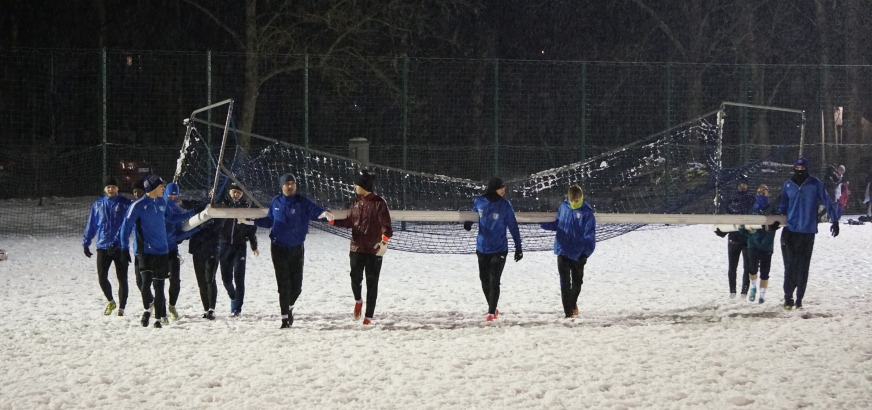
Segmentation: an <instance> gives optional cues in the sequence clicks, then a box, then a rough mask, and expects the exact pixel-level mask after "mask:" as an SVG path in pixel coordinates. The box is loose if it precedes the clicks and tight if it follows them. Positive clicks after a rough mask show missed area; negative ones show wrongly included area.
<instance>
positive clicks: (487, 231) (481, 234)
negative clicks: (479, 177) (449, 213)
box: [472, 196, 521, 254]
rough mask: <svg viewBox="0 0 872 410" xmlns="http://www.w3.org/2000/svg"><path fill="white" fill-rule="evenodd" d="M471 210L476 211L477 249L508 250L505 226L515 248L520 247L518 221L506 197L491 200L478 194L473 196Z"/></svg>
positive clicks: (488, 252)
mask: <svg viewBox="0 0 872 410" xmlns="http://www.w3.org/2000/svg"><path fill="white" fill-rule="evenodd" d="M472 210H473V211H475V212H478V238H476V240H475V249H476V250H477V251H479V252H481V253H484V254H492V253H501V252H508V250H509V240H508V238H506V228H508V229H509V232H511V234H512V240H513V241H514V242H515V249H520V248H521V232H520V231H519V230H518V221H516V220H515V210H514V209H513V208H512V204H511V203H510V202H509V201H508V200H507V199H506V198H500V199H499V200H497V201H496V202H491V201H489V200H488V199H487V198H486V197H484V196H480V197H478V198H475V202H474V203H473V205H472Z"/></svg>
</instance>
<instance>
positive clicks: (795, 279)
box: [781, 228, 815, 303]
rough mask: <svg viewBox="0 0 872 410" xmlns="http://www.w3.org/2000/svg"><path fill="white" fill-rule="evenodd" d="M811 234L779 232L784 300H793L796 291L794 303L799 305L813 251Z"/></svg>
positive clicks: (785, 230)
mask: <svg viewBox="0 0 872 410" xmlns="http://www.w3.org/2000/svg"><path fill="white" fill-rule="evenodd" d="M814 235H815V234H813V233H797V232H791V231H790V230H789V229H787V228H785V229H784V230H783V231H782V232H781V255H782V258H783V259H784V300H785V301H789V300H793V292H794V291H796V303H801V302H802V298H803V296H805V286H806V284H808V266H809V264H811V253H812V250H814Z"/></svg>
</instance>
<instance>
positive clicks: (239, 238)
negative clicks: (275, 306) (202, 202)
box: [218, 182, 260, 316]
mask: <svg viewBox="0 0 872 410" xmlns="http://www.w3.org/2000/svg"><path fill="white" fill-rule="evenodd" d="M242 195H243V192H242V189H240V188H239V186H238V185H236V183H235V182H233V183H231V184H230V188H229V190H228V192H227V197H226V198H225V199H224V205H225V206H227V207H228V208H251V205H250V204H249V203H248V201H246V200H245V199H243V198H242ZM244 222H245V221H241V220H237V219H230V218H228V219H224V220H223V221H222V226H221V231H220V234H219V236H218V247H219V259H218V261H219V262H218V263H219V264H220V266H221V281H222V282H223V283H224V289H225V290H227V296H229V297H230V315H231V316H239V315H241V314H242V304H243V303H244V302H245V263H246V262H245V258H246V257H247V256H248V250H247V249H246V247H245V242H248V243H249V244H250V245H251V253H253V254H254V256H259V255H260V251H259V250H257V227H256V226H253V225H248V224H249V223H251V222H248V223H244ZM234 284H235V286H234Z"/></svg>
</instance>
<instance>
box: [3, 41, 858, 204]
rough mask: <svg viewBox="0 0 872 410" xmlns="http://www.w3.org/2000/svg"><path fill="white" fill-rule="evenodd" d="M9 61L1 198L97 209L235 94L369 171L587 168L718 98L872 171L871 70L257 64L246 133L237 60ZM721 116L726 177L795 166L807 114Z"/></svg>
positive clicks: (290, 135)
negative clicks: (780, 149) (103, 192)
mask: <svg viewBox="0 0 872 410" xmlns="http://www.w3.org/2000/svg"><path fill="white" fill-rule="evenodd" d="M0 59H2V61H3V64H2V65H0V199H10V198H13V199H24V198H31V199H38V198H46V197H71V196H80V195H85V196H88V195H90V196H92V197H95V196H97V195H99V193H100V188H101V187H100V185H101V182H100V181H101V180H102V178H103V176H104V175H114V176H117V177H121V178H128V177H132V176H131V175H133V174H135V172H134V171H135V170H134V171H131V170H130V169H126V167H127V165H129V164H135V166H136V168H139V165H141V164H146V165H147V166H148V167H150V168H151V169H153V170H154V171H155V172H158V173H161V174H164V175H170V174H171V173H172V170H173V169H174V166H175V159H176V157H177V153H178V149H179V147H180V144H181V140H182V136H183V135H184V125H183V123H182V120H183V119H184V118H186V117H187V116H188V115H189V114H190V112H191V111H193V110H194V109H196V108H198V107H202V106H205V105H208V104H210V103H214V102H217V101H219V100H223V99H227V98H233V99H234V100H236V101H237V107H239V109H237V110H236V115H234V121H235V123H236V125H237V126H249V127H250V129H251V131H252V132H255V133H257V134H261V135H265V136H268V137H271V138H275V139H278V140H281V141H285V142H289V143H292V144H296V145H300V146H304V147H309V148H313V149H318V150H322V151H327V152H331V153H336V154H342V155H345V154H347V150H348V148H347V147H348V144H347V141H348V140H350V139H352V138H366V139H367V140H369V141H370V142H371V144H372V146H371V148H370V159H371V161H372V162H374V163H378V164H382V165H388V166H393V167H397V168H403V169H409V170H414V171H419V172H427V173H435V174H441V175H449V176H452V177H461V178H470V179H475V180H483V179H486V178H487V177H489V176H492V175H500V176H502V177H503V178H505V179H511V178H516V177H521V176H523V175H528V174H530V173H535V172H539V171H542V170H545V169H549V168H553V167H558V166H562V165H565V164H568V163H572V162H576V161H579V160H584V159H589V158H592V157H593V156H595V155H597V154H599V153H601V152H604V151H608V150H611V149H614V148H616V147H620V146H622V145H624V144H627V143H630V142H632V141H636V140H639V139H641V138H643V137H645V136H648V135H651V134H654V133H656V132H658V131H661V130H664V129H667V128H669V127H671V126H674V125H676V124H678V123H681V122H683V121H685V120H688V119H691V118H693V117H695V116H698V115H701V114H702V113H705V112H710V111H712V110H713V109H716V108H717V107H718V106H719V105H720V104H721V102H723V101H734V102H739V103H746V104H757V105H768V106H780V107H787V108H794V109H801V110H805V111H806V122H805V124H804V125H805V134H804V140H803V152H804V155H806V156H808V157H809V158H811V160H812V163H813V166H814V167H815V170H816V172H817V173H818V174H820V173H821V172H823V171H824V166H825V165H826V164H828V163H833V162H835V163H841V164H845V165H846V167H847V168H848V174H847V175H848V177H849V179H850V180H851V181H853V182H854V186H853V189H854V196H855V197H856V196H858V194H860V191H862V190H864V189H865V180H866V177H867V174H869V173H870V172H869V171H870V167H869V165H868V164H869V163H870V160H872V129H870V128H872V127H869V126H868V125H869V123H868V122H867V121H865V120H864V119H863V118H864V117H868V118H872V115H865V114H866V113H867V109H866V107H865V105H864V100H863V98H862V97H863V96H865V95H868V91H869V90H870V89H872V84H870V83H872V66H859V67H858V66H851V67H845V66H819V65H814V66H803V65H791V66H784V65H718V64H708V65H701V64H680V63H618V62H557V61H510V60H457V59H427V58H369V59H366V60H343V59H335V58H332V59H331V58H324V57H321V56H313V55H308V56H307V55H299V56H296V55H294V56H282V57H281V58H269V59H267V58H263V59H259V60H258V73H257V74H258V76H259V81H258V82H259V83H260V81H262V83H261V84H260V85H259V87H258V92H259V94H258V97H257V104H256V106H255V107H254V117H253V118H254V120H253V121H250V122H251V124H243V122H244V118H245V116H244V115H243V113H244V112H245V111H246V110H251V109H252V107H246V106H245V104H244V100H245V91H246V80H245V79H246V73H245V56H244V55H242V54H233V53H214V52H197V53H190V52H186V53H180V52H151V51H148V52H144V51H125V50H84V51H83V50H0ZM273 73H275V75H272V74H273ZM869 111H872V110H869ZM870 114H872V112H870ZM214 119H215V120H220V119H219V118H217V117H216V118H214ZM727 121H728V126H727V127H725V132H724V136H723V140H724V145H725V149H724V161H725V163H727V164H730V163H733V164H740V163H744V162H746V161H749V160H753V159H754V158H758V157H760V155H762V154H763V153H765V152H766V151H767V150H768V149H769V148H766V147H771V146H775V145H796V146H797V153H798V150H799V148H798V147H799V138H800V136H799V134H798V132H796V130H797V128H798V126H799V122H800V121H799V120H797V116H792V117H791V116H784V115H780V114H764V113H761V112H759V111H755V110H750V109H747V110H746V109H738V110H736V111H731V112H729V113H728V118H727ZM204 132H205V130H204ZM210 137H211V138H215V139H217V138H218V137H219V135H218V134H217V133H216V132H212V133H211V136H210ZM259 144H260V145H259ZM262 144H263V143H262V142H259V141H257V140H252V142H251V149H252V150H255V149H258V148H261V147H262ZM122 164H127V165H124V166H122ZM861 185H862V189H861ZM37 202H39V201H37ZM855 207H858V208H859V205H858V204H855ZM0 218H2V217H0Z"/></svg>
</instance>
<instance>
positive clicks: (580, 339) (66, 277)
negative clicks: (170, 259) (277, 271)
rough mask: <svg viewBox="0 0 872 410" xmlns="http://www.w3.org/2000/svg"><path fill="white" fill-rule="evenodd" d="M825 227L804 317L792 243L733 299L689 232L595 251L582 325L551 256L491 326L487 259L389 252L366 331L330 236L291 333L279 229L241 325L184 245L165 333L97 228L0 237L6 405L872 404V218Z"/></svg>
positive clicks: (527, 261)
mask: <svg viewBox="0 0 872 410" xmlns="http://www.w3.org/2000/svg"><path fill="white" fill-rule="evenodd" d="M826 228H827V226H826V225H821V229H822V231H823V232H828V230H826ZM823 232H822V233H821V234H819V235H818V236H817V242H816V244H815V250H814V256H813V258H812V266H811V274H810V279H809V288H808V291H807V294H806V298H805V300H804V304H805V309H804V310H801V311H792V312H785V311H783V310H782V308H781V303H782V292H781V286H782V279H783V270H782V269H783V268H782V262H781V255H780V253H779V252H777V251H776V254H775V256H774V257H773V273H772V278H771V284H772V286H771V287H770V290H771V292H770V293H769V295H768V296H769V297H768V299H767V301H766V303H764V304H762V305H760V304H757V303H750V302H747V301H741V300H738V299H729V298H728V297H727V296H728V287H727V278H726V265H727V263H726V246H727V245H726V240H725V239H722V238H718V237H717V236H715V235H714V234H713V233H712V232H711V230H710V228H709V227H706V226H688V227H681V228H674V229H665V230H655V231H641V232H634V233H630V234H627V235H623V236H620V237H618V238H615V239H611V240H608V241H605V242H601V243H600V244H598V248H597V251H596V253H595V254H594V256H593V257H592V258H591V259H590V261H589V262H588V265H587V267H586V273H585V283H584V286H583V288H582V292H581V297H580V300H579V308H580V310H581V315H580V317H579V318H577V319H574V320H565V319H563V317H562V316H563V315H562V313H561V308H560V302H559V301H560V298H559V288H558V281H557V273H556V258H555V257H554V256H553V255H552V254H550V253H546V252H539V253H528V254H526V255H525V257H524V259H523V260H522V261H521V262H519V263H514V262H509V263H508V264H507V265H506V269H505V272H504V274H503V281H502V284H503V286H502V296H501V300H500V311H501V317H500V319H498V320H497V321H496V322H493V323H487V322H485V321H484V318H485V314H486V303H485V300H484V296H483V294H482V291H481V287H480V284H479V281H478V273H477V269H476V261H475V256H474V255H464V256H452V255H420V254H411V253H403V252H397V251H391V252H388V254H387V255H386V257H385V262H384V266H383V270H382V275H381V283H380V289H379V304H378V307H377V309H376V321H375V326H371V327H364V326H362V325H361V324H360V322H355V321H353V320H352V318H351V311H352V307H353V298H352V296H351V290H350V286H349V277H348V251H347V248H348V243H347V241H346V240H344V239H341V238H338V237H335V236H331V235H329V234H326V233H323V232H319V231H313V232H312V233H311V234H310V236H309V239H308V241H307V242H306V251H307V253H306V266H305V279H304V282H303V294H302V296H301V297H300V299H299V301H298V302H297V307H296V312H295V313H296V315H295V317H296V321H295V323H294V327H293V328H292V329H290V330H280V329H279V324H280V323H279V306H278V294H277V293H276V285H275V279H274V274H273V268H272V264H271V260H270V255H269V250H268V246H267V245H266V244H267V243H268V239H267V237H266V231H261V232H260V234H259V235H260V238H261V242H262V243H263V244H265V245H263V246H262V247H263V248H264V253H263V254H261V256H260V257H259V258H255V257H253V256H252V257H250V258H249V264H248V274H247V283H246V285H247V290H246V297H245V308H244V315H243V316H242V317H241V318H239V319H231V318H228V317H227V311H228V310H229V307H228V303H229V302H228V297H227V294H226V293H225V292H224V290H223V288H220V289H219V299H218V309H219V315H220V316H219V318H218V320H216V321H214V322H210V321H206V320H205V319H201V318H200V315H201V313H202V312H201V308H200V302H199V294H198V292H197V288H196V280H195V279H194V274H193V270H192V266H191V262H190V255H187V254H185V256H186V258H187V259H188V260H187V262H186V263H185V264H184V265H182V279H183V282H182V294H181V298H180V302H179V306H178V307H179V310H180V313H182V314H183V318H182V319H181V320H179V321H178V322H175V323H173V324H172V325H170V326H169V327H165V328H163V329H154V328H151V327H149V328H142V327H141V326H140V325H139V314H140V313H141V308H140V306H141V299H140V296H139V294H138V293H135V292H132V293H131V295H130V301H129V303H128V307H127V308H128V309H127V311H128V315H127V316H125V317H117V316H103V308H104V306H105V300H103V297H102V294H101V292H100V289H99V286H98V284H97V280H96V273H95V268H94V259H87V258H85V257H84V256H83V255H82V249H81V247H80V246H79V244H80V238H74V237H67V238H37V239H33V238H0V248H2V249H5V250H7V251H8V253H9V260H7V261H5V262H0V309H2V314H3V317H4V320H0V335H2V338H3V343H0V358H2V359H0V409H25V408H48V409H53V408H114V409H131V408H185V409H188V408H227V409H260V408H355V409H359V408H425V409H442V408H463V409H467V408H529V407H533V408H561V407H566V408H610V409H628V408H734V407H745V408H760V409H782V408H783V409H794V408H800V407H808V408H827V409H831V408H837V409H853V408H870V407H872V305H870V299H872V296H870V294H872V273H870V272H872V269H870V266H872V252H870V241H869V237H870V233H872V226H870V225H868V224H867V225H864V226H849V225H842V234H841V236H839V237H838V238H831V237H830V236H829V235H825V234H824V233H823ZM182 249H183V250H185V251H186V250H187V244H183V245H182ZM112 276H113V275H110V277H112ZM112 282H113V289H117V284H116V281H115V279H114V278H112ZM130 283H131V285H133V272H132V269H131V272H130Z"/></svg>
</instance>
